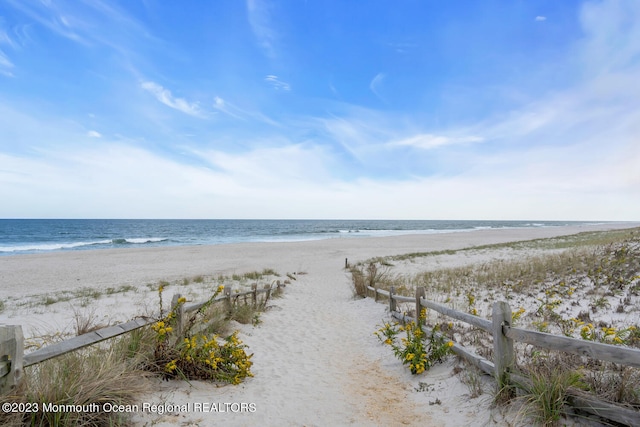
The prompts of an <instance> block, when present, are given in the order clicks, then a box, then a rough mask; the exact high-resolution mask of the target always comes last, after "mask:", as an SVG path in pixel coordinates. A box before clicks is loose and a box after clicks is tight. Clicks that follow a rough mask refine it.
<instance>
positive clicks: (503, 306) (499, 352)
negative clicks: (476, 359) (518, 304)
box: [492, 301, 515, 398]
mask: <svg viewBox="0 0 640 427" xmlns="http://www.w3.org/2000/svg"><path fill="white" fill-rule="evenodd" d="M492 320H493V354H494V364H495V367H496V379H497V381H498V390H500V392H499V393H500V394H501V395H502V396H504V397H505V398H511V397H513V396H514V395H515V389H514V388H513V386H512V385H511V383H510V378H509V376H510V374H511V371H512V370H513V365H514V360H515V356H514V351H513V340H512V339H511V338H507V337H506V336H505V335H504V334H503V332H502V327H503V326H511V307H509V304H507V303H506V302H504V301H498V302H495V303H494V304H493V313H492Z"/></svg>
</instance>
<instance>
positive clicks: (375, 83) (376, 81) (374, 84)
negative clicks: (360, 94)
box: [369, 73, 385, 100]
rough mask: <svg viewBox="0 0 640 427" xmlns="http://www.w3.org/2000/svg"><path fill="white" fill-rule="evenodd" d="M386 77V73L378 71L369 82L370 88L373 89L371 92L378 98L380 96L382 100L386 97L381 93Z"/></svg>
mask: <svg viewBox="0 0 640 427" xmlns="http://www.w3.org/2000/svg"><path fill="white" fill-rule="evenodd" d="M384 78H385V74H384V73H378V74H376V75H375V77H374V78H373V79H371V82H370V83H369V89H370V90H371V92H373V94H374V95H375V96H377V97H378V98H380V99H381V100H384V98H383V97H382V96H381V95H380V92H379V91H380V86H381V85H382V82H383V81H384Z"/></svg>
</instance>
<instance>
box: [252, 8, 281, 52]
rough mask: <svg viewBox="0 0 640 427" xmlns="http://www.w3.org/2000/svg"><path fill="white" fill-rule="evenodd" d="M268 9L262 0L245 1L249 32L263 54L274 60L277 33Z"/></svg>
mask: <svg viewBox="0 0 640 427" xmlns="http://www.w3.org/2000/svg"><path fill="white" fill-rule="evenodd" d="M269 7H270V6H269V4H268V3H267V2H265V1H263V0H247V18H248V20H249V25H250V26H251V30H252V31H253V34H254V35H255V36H256V39H257V40H258V44H259V45H260V47H261V48H262V49H263V50H264V52H265V54H266V55H267V56H268V57H270V58H274V57H275V56H276V49H275V42H276V38H277V33H276V31H275V29H274V27H273V23H272V17H271V10H270V9H269Z"/></svg>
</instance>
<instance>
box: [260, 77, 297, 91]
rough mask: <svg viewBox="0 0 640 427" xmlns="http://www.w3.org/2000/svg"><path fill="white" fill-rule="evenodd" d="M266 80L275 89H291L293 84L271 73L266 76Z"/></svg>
mask: <svg viewBox="0 0 640 427" xmlns="http://www.w3.org/2000/svg"><path fill="white" fill-rule="evenodd" d="M264 81H265V82H267V83H269V84H270V85H271V87H273V88H274V89H275V90H283V91H285V92H288V91H290V90H291V85H290V84H289V83H287V82H283V81H282V80H280V78H279V77H278V76H275V75H273V74H269V75H268V76H267V77H265V78H264Z"/></svg>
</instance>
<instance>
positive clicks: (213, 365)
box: [151, 286, 253, 384]
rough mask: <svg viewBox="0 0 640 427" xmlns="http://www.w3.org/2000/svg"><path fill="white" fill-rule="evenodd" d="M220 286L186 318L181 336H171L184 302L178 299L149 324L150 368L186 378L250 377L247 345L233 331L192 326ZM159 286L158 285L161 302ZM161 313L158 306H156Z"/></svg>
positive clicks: (236, 380)
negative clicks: (208, 331) (153, 336)
mask: <svg viewBox="0 0 640 427" xmlns="http://www.w3.org/2000/svg"><path fill="white" fill-rule="evenodd" d="M223 290H224V286H219V287H218V288H217V289H216V291H215V292H214V293H213V295H212V296H211V297H210V298H209V300H208V301H207V302H206V303H205V304H204V305H203V306H202V307H200V308H199V309H198V310H196V311H195V312H194V314H193V315H192V316H191V317H190V318H189V319H188V320H187V322H186V324H185V327H184V332H183V335H182V336H175V335H176V334H175V332H174V331H175V330H174V327H175V323H176V313H177V311H178V310H179V309H180V307H181V306H182V305H183V304H184V303H185V302H186V299H185V298H184V297H181V298H179V299H178V301H177V304H176V306H175V307H173V309H172V310H171V311H170V312H169V313H168V314H167V315H166V316H164V317H163V318H161V319H160V320H159V321H157V322H156V323H155V324H153V326H152V327H151V328H152V329H153V330H154V331H155V333H156V347H155V353H154V355H155V365H154V367H153V368H154V369H155V370H158V371H160V372H162V374H163V375H164V377H165V378H178V377H179V378H183V379H187V380H191V379H199V380H211V381H219V382H227V383H231V384H239V383H240V382H242V381H243V380H244V379H245V378H247V377H252V376H253V374H252V373H251V366H252V365H253V362H251V357H252V356H253V354H247V352H246V351H245V349H246V348H247V346H246V345H245V344H243V342H242V341H241V340H240V339H239V338H238V332H237V331H236V332H234V333H233V334H231V335H230V336H228V337H226V338H224V339H223V338H221V337H219V336H218V335H216V334H195V333H193V332H192V328H193V327H194V326H195V325H196V324H197V323H198V322H200V321H203V317H204V313H205V311H206V310H207V308H208V307H209V306H211V304H212V303H213V302H214V301H215V298H216V297H217V296H218V295H219V294H220V293H221V292H222V291H223ZM162 291H163V288H162V286H161V287H160V288H159V290H158V293H159V295H160V301H161V304H162ZM160 312H161V313H162V307H161V308H160ZM170 338H171V339H170Z"/></svg>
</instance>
